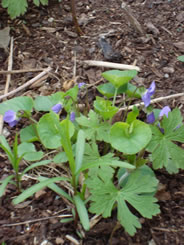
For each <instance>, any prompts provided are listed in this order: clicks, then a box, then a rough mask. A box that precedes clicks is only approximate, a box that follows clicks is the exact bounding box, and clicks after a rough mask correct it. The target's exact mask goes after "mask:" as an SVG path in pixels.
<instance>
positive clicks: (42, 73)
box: [0, 67, 52, 100]
mask: <svg viewBox="0 0 184 245" xmlns="http://www.w3.org/2000/svg"><path fill="white" fill-rule="evenodd" d="M51 70H52V68H51V67H48V68H46V69H45V70H44V71H42V72H41V73H40V74H38V75H37V76H36V77H34V78H32V79H31V80H29V81H28V82H26V83H24V84H23V85H22V86H20V87H18V88H16V89H15V90H13V91H11V92H9V93H7V94H4V95H1V96H0V100H2V99H4V98H6V97H8V96H10V95H13V94H16V93H17V92H19V91H21V90H23V89H25V88H26V87H28V86H30V85H31V84H33V83H34V82H36V81H37V80H38V79H40V78H41V77H43V76H45V74H46V73H49V72H50V71H51Z"/></svg>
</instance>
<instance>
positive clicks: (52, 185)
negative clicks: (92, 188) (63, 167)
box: [38, 176, 73, 203]
mask: <svg viewBox="0 0 184 245" xmlns="http://www.w3.org/2000/svg"><path fill="white" fill-rule="evenodd" d="M48 179H49V178H46V177H43V176H40V177H38V180H39V181H40V182H41V181H44V180H48ZM47 187H48V188H50V189H51V190H53V191H54V192H56V193H57V194H58V195H60V196H63V197H65V198H66V199H68V200H69V201H70V202H72V203H73V199H72V198H71V196H69V195H68V194H67V193H66V192H65V191H64V190H63V189H61V188H60V187H59V186H57V185H56V184H54V183H52V184H50V185H48V186H47Z"/></svg>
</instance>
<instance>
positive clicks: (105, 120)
mask: <svg viewBox="0 0 184 245" xmlns="http://www.w3.org/2000/svg"><path fill="white" fill-rule="evenodd" d="M136 74H137V72H136V71H117V70H113V71H108V72H104V73H103V74H102V75H103V77H104V78H105V79H106V80H107V81H108V83H106V84H104V86H101V85H99V86H100V87H99V90H98V91H99V92H100V93H101V94H102V96H101V97H100V96H97V97H96V99H95V100H94V102H93V105H91V108H90V110H89V111H86V109H85V110H84V111H79V110H78V103H79V102H78V100H79V92H80V89H81V88H83V86H85V84H84V83H79V84H78V85H76V86H74V87H73V88H71V89H69V90H68V91H66V92H62V91H61V92H57V93H55V94H52V95H50V96H38V97H36V98H35V99H34V100H33V99H31V98H28V97H24V96H23V97H17V98H14V99H11V100H9V101H7V102H6V104H5V103H2V104H0V114H2V115H4V118H5V119H6V116H5V115H6V114H7V112H8V111H10V110H11V111H13V112H15V113H12V114H11V113H9V114H10V117H9V118H10V119H8V121H7V119H6V122H8V123H11V122H13V121H14V120H17V118H16V114H17V113H18V112H19V111H23V112H24V113H23V115H22V116H23V117H27V119H28V120H29V124H28V125H26V126H24V127H23V128H22V129H21V130H20V145H19V144H18V140H17V141H16V142H17V146H16V148H17V149H18V150H17V155H16V157H17V159H18V157H23V158H24V159H25V160H26V161H28V162H29V161H30V159H32V160H33V159H34V160H35V161H39V162H35V163H33V164H32V165H30V166H41V165H44V164H49V163H50V162H54V163H55V164H58V165H60V164H65V168H67V170H66V173H65V176H62V173H61V176H59V177H50V178H46V177H44V176H39V177H38V179H37V183H35V185H33V186H32V187H30V188H28V189H27V190H24V191H22V193H21V194H20V195H19V196H17V197H16V198H15V199H14V200H13V203H14V204H17V203H20V202H22V201H24V200H25V199H26V198H28V197H31V195H33V194H34V193H35V192H37V191H38V190H40V189H42V188H44V187H46V186H47V187H48V188H51V189H52V190H53V191H55V192H56V193H57V194H60V195H61V196H63V197H64V198H65V199H67V201H68V202H67V205H68V203H70V204H71V207H72V208H73V207H74V208H73V214H74V215H73V218H72V219H71V221H74V223H75V224H77V222H78V218H79V219H80V222H81V224H82V226H83V228H84V229H85V230H89V229H90V222H89V212H90V213H92V214H98V215H102V216H103V217H104V218H107V217H110V216H111V213H112V211H115V210H116V211H117V220H118V222H119V223H120V224H121V225H122V227H123V228H124V229H125V230H126V231H127V232H128V233H129V234H130V235H134V234H135V232H136V229H137V228H141V224H140V222H139V219H138V217H137V216H136V215H135V213H134V212H132V210H130V209H129V205H130V206H132V207H133V208H134V209H136V210H137V212H139V213H140V214H141V215H142V216H143V217H145V218H149V219H150V218H152V217H153V216H154V215H157V214H158V213H159V212H160V210H159V205H158V203H157V199H156V198H155V196H154V195H155V193H156V191H157V186H158V180H157V178H156V176H155V174H154V169H158V168H165V169H166V170H167V171H168V172H169V173H176V172H177V171H179V169H184V151H183V149H182V148H180V147H179V146H178V145H176V142H181V143H184V126H183V123H182V120H183V118H182V116H181V113H180V111H179V109H177V108H175V109H173V110H172V111H171V109H170V108H169V107H168V106H166V107H164V108H163V109H162V110H158V109H157V111H156V112H155V110H156V108H152V107H151V106H150V102H151V97H152V96H153V95H154V93H155V89H156V85H155V82H152V83H151V85H150V87H149V88H148V89H147V90H146V91H145V89H144V88H137V87H136V86H134V85H132V84H131V79H133V78H134V77H135V76H136ZM122 94H124V97H125V101H124V103H126V102H127V101H130V100H129V99H130V98H131V99H132V97H133V96H134V95H136V96H135V97H136V99H137V98H139V99H142V100H143V101H144V104H145V108H144V112H146V115H147V119H146V122H145V121H143V120H141V119H140V118H141V117H140V114H141V111H140V110H139V109H138V108H137V107H135V106H134V107H133V109H132V111H130V112H129V111H128V109H127V110H125V112H123V115H122V117H121V119H120V120H118V121H117V120H115V119H114V117H115V116H116V115H117V113H119V112H120V111H121V109H120V110H119V108H118V106H117V101H116V97H117V95H122ZM111 98H112V100H111ZM128 103H129V102H128ZM128 106H129V104H128ZM35 112H36V113H35ZM38 113H39V114H41V115H42V116H41V117H40V118H39V120H38V121H36V119H35V118H34V116H32V115H35V114H38ZM164 115H165V116H164ZM7 118H8V117H7ZM73 122H74V123H73ZM158 124H159V127H160V128H161V129H163V132H161V131H160V129H159V127H158ZM178 125H179V127H178ZM176 129H177V130H176ZM0 141H1V145H0V147H1V148H2V149H3V150H4V149H5V147H6V148H7V151H6V153H7V155H8V154H9V151H10V149H11V147H9V145H8V142H7V140H5V138H2V137H1V138H0ZM35 143H36V146H37V149H38V148H40V149H44V150H45V151H36V148H35ZM158 146H159V147H158ZM30 149H32V151H31V152H30ZM49 152H51V154H50V156H49V160H42V158H44V159H45V158H47V157H48V154H49ZM9 161H10V162H11V156H9ZM45 161H48V162H45ZM150 161H151V162H152V168H151V167H150V164H149V165H148V164H147V163H150ZM26 171H29V168H28V169H27V168H26ZM22 174H24V171H23V173H22ZM21 176H23V175H21ZM8 181H9V180H6V183H5V182H3V183H2V184H1V186H0V194H2V192H3V191H5V187H6V185H7V183H8ZM58 181H60V182H67V185H69V186H70V188H71V189H72V192H70V193H68V192H67V189H65V188H64V187H61V186H64V184H63V183H62V185H61V186H59V185H58ZM135 187H136V188H135ZM2 190H3V191H2ZM86 196H88V197H87V198H86ZM102 203H103V205H102ZM88 207H89V208H88ZM127 220H128V221H129V222H127Z"/></svg>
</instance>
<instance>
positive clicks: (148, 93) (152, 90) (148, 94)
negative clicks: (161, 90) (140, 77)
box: [142, 81, 156, 107]
mask: <svg viewBox="0 0 184 245" xmlns="http://www.w3.org/2000/svg"><path fill="white" fill-rule="evenodd" d="M155 87H156V85H155V82H154V81H153V82H152V83H151V85H150V87H149V88H148V89H147V91H146V93H144V94H143V96H142V100H143V102H144V105H145V107H148V106H149V104H150V101H151V96H152V95H153V94H154V93H155Z"/></svg>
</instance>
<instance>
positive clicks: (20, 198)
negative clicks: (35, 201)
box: [13, 177, 68, 205]
mask: <svg viewBox="0 0 184 245" xmlns="http://www.w3.org/2000/svg"><path fill="white" fill-rule="evenodd" d="M62 180H63V181H67V180H68V178H65V177H54V178H51V179H48V180H44V181H42V182H41V183H38V184H35V185H33V186H31V187H30V188H28V189H26V190H25V191H23V192H22V193H21V194H20V195H19V196H18V197H16V198H15V199H14V200H13V204H15V205H16V204H18V203H20V202H23V201H24V200H25V199H27V198H28V197H30V196H32V195H33V194H34V193H36V192H37V191H39V190H41V189H42V188H44V187H46V186H48V185H50V184H52V183H54V182H57V181H62Z"/></svg>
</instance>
